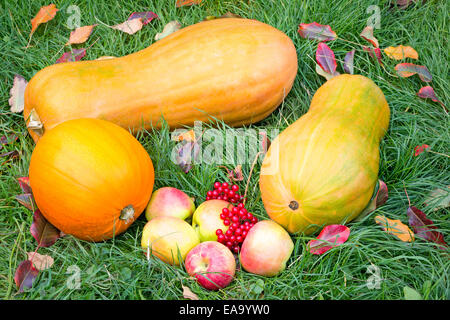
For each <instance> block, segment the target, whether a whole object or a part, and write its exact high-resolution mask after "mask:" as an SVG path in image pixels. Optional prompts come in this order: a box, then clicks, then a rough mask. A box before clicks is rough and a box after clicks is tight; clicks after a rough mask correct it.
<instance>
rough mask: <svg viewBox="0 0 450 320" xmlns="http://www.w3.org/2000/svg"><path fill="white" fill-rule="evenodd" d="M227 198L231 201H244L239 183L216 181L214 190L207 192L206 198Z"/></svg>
mask: <svg viewBox="0 0 450 320" xmlns="http://www.w3.org/2000/svg"><path fill="white" fill-rule="evenodd" d="M212 199H217V200H225V201H228V202H231V203H242V201H243V200H244V196H242V195H240V194H239V186H238V185H237V184H233V185H231V186H230V185H229V184H228V182H223V183H220V182H215V183H214V190H210V191H208V192H207V193H206V200H212Z"/></svg>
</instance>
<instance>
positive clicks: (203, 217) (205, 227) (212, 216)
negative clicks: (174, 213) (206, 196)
mask: <svg viewBox="0 0 450 320" xmlns="http://www.w3.org/2000/svg"><path fill="white" fill-rule="evenodd" d="M230 206H231V204H230V203H229V202H227V201H225V200H208V201H205V202H203V203H202V204H201V205H199V206H198V207H197V209H196V210H195V212H194V215H193V216H192V226H193V227H194V229H195V231H196V232H197V235H198V237H199V239H200V242H203V241H217V235H216V230H217V229H222V231H223V233H225V232H226V231H227V230H228V226H225V225H224V224H223V220H222V219H220V214H221V213H222V209H223V208H228V207H230Z"/></svg>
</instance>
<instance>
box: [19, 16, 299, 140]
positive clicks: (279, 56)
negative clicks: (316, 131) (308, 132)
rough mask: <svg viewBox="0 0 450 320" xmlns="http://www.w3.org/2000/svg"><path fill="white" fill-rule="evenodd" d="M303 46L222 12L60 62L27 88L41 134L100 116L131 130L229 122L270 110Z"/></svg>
mask: <svg viewBox="0 0 450 320" xmlns="http://www.w3.org/2000/svg"><path fill="white" fill-rule="evenodd" d="M296 74H297V53H296V49H295V47H294V44H293V42H292V40H291V39H290V38H289V37H288V36H286V35H285V34H284V33H283V32H281V31H279V30H277V29H275V28H273V27H271V26H269V25H267V24H264V23H262V22H258V21H256V20H249V19H235V18H228V19H216V20H211V21H204V22H200V23H197V24H194V25H191V26H188V27H186V28H183V29H181V30H179V31H177V32H175V33H173V34H171V35H169V36H167V37H166V38H164V39H161V40H159V41H157V42H155V43H154V44H152V45H151V46H149V47H148V48H146V49H143V50H141V51H138V52H135V53H133V54H130V55H127V56H124V57H119V58H114V59H107V60H100V61H99V60H94V61H79V62H68V63H60V64H54V65H51V66H49V67H46V68H44V69H43V70H41V71H39V72H38V73H37V74H36V75H35V76H34V77H33V78H32V79H31V80H30V82H29V83H28V85H27V88H26V92H25V109H24V118H25V121H26V122H27V126H28V129H29V131H30V134H31V136H32V137H33V139H34V140H35V141H36V140H38V138H39V135H42V134H45V131H46V130H49V129H51V128H53V127H54V126H56V125H57V124H59V123H61V122H63V121H66V120H69V119H76V118H99V119H104V120H108V121H111V122H114V123H116V124H118V125H120V126H122V127H124V128H126V129H131V130H132V131H133V132H135V131H137V130H139V129H141V128H142V126H144V127H145V128H150V127H151V126H153V127H159V126H160V125H161V119H162V118H164V120H165V121H167V123H168V124H169V125H170V127H172V128H175V127H181V126H184V125H192V124H193V123H194V121H196V120H198V121H209V120H212V119H219V120H223V121H225V122H226V123H227V124H229V125H231V126H240V125H244V124H250V123H254V122H257V121H260V120H262V119H264V118H265V117H267V116H268V115H269V114H270V113H272V111H274V110H275V109H276V107H277V106H278V105H279V104H280V103H281V101H282V100H283V99H284V98H285V97H286V95H287V94H288V93H289V91H290V90H291V87H292V84H293V81H294V79H295V76H296Z"/></svg>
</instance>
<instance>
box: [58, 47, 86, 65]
mask: <svg viewBox="0 0 450 320" xmlns="http://www.w3.org/2000/svg"><path fill="white" fill-rule="evenodd" d="M85 55H86V49H85V48H80V49H73V50H72V51H70V52H65V53H63V55H62V56H61V57H60V58H59V59H58V60H56V63H62V62H73V61H80V60H81V59H82V58H83V57H84V56H85Z"/></svg>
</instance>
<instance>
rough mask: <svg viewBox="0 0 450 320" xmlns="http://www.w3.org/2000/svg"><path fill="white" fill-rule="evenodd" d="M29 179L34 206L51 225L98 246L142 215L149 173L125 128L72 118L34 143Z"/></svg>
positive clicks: (140, 150)
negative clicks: (97, 242) (98, 243)
mask: <svg viewBox="0 0 450 320" xmlns="http://www.w3.org/2000/svg"><path fill="white" fill-rule="evenodd" d="M29 177H30V185H31V188H32V190H33V195H34V198H35V200H36V204H37V206H38V208H39V209H40V211H41V212H42V214H43V215H44V217H45V218H46V219H47V220H48V221H49V222H50V223H51V224H53V225H54V226H55V227H57V228H58V229H60V230H61V231H63V232H64V233H66V234H71V235H73V236H75V237H77V238H79V239H83V240H89V241H101V240H106V239H110V238H112V237H113V236H115V235H118V234H120V233H122V232H124V231H125V230H126V229H127V228H128V227H129V226H130V225H131V224H132V223H133V222H134V220H136V219H137V218H138V217H139V215H140V214H141V213H142V212H143V211H144V209H145V207H146V205H147V203H148V201H149V199H150V196H151V193H152V190H153V183H154V170H153V164H152V160H151V159H150V156H149V155H148V153H147V152H146V151H145V149H144V148H143V147H142V145H141V144H140V143H139V142H138V141H137V140H136V139H135V138H134V137H133V136H132V135H131V134H130V133H129V132H127V131H126V130H125V129H123V128H121V127H119V126H117V125H115V124H113V123H111V122H108V121H104V120H98V119H77V120H70V121H67V122H64V123H62V124H60V125H58V126H56V127H55V128H53V129H51V130H49V131H48V132H47V134H46V135H45V136H44V137H43V138H42V139H40V140H39V142H38V143H37V145H36V147H35V149H34V151H33V153H32V155H31V160H30V167H29Z"/></svg>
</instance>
